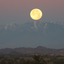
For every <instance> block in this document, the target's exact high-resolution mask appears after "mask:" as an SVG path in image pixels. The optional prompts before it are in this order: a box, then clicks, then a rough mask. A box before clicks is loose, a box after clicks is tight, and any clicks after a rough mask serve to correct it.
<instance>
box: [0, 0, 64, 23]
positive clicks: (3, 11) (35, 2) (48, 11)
mask: <svg viewBox="0 0 64 64" xmlns="http://www.w3.org/2000/svg"><path fill="white" fill-rule="evenodd" d="M33 8H39V9H41V10H42V11H43V14H44V15H43V17H42V18H41V19H40V20H41V21H46V22H47V21H54V22H56V21H61V22H64V0H0V24H3V23H11V22H17V23H19V22H20V23H24V22H29V21H30V22H31V21H33V20H32V19H31V18H30V11H31V10H32V9H33Z"/></svg>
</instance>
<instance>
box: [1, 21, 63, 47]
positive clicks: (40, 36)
mask: <svg viewBox="0 0 64 64" xmlns="http://www.w3.org/2000/svg"><path fill="white" fill-rule="evenodd" d="M39 45H42V46H49V47H51V48H55V47H56V48H63V47H64V46H63V45H64V23H61V22H39V21H36V22H27V23H25V24H17V23H11V24H5V25H0V47H1V48H5V47H19V46H20V47H36V46H39Z"/></svg>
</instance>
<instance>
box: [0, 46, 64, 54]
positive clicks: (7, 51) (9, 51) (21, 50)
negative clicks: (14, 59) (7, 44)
mask: <svg viewBox="0 0 64 64" xmlns="http://www.w3.org/2000/svg"><path fill="white" fill-rule="evenodd" d="M0 53H1V54H2V53H3V54H64V49H50V48H46V47H43V46H38V47H37V48H25V47H20V48H14V49H11V48H5V49H0Z"/></svg>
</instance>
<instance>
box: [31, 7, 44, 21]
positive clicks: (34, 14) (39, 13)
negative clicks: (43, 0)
mask: <svg viewBox="0 0 64 64" xmlns="http://www.w3.org/2000/svg"><path fill="white" fill-rule="evenodd" d="M42 15H43V14H42V11H41V10H40V9H37V8H35V9H33V10H31V12H30V17H31V18H32V19H33V20H39V19H41V17H42Z"/></svg>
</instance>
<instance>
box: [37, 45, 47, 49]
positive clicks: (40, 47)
mask: <svg viewBox="0 0 64 64" xmlns="http://www.w3.org/2000/svg"><path fill="white" fill-rule="evenodd" d="M45 48H46V47H43V46H38V47H37V49H45Z"/></svg>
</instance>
